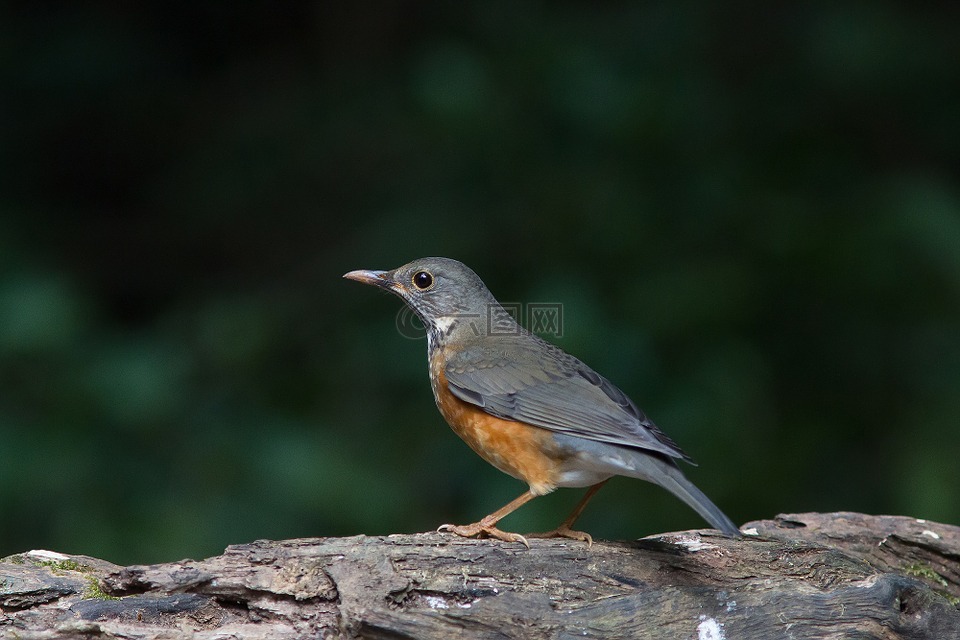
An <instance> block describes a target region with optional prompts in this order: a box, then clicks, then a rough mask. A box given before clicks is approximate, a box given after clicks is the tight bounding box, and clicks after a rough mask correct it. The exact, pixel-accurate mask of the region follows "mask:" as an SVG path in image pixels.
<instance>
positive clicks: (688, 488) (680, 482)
mask: <svg viewBox="0 0 960 640" xmlns="http://www.w3.org/2000/svg"><path fill="white" fill-rule="evenodd" d="M674 469H675V473H670V474H668V475H666V476H664V477H663V478H661V481H660V482H659V483H658V484H659V485H660V486H661V487H663V488H664V489H666V490H667V491H669V492H670V493H672V494H673V495H675V496H677V497H678V498H680V499H681V500H683V501H684V502H686V503H687V504H688V505H689V506H690V507H691V508H692V509H693V510H694V511H696V512H697V513H699V514H700V517H702V518H703V519H704V520H706V521H707V522H709V523H710V526H712V527H713V528H714V529H717V530H719V531H722V532H723V533H725V534H727V535H730V536H737V537H739V536H741V535H743V534H741V533H740V529H739V528H738V527H737V525H735V524H733V521H732V520H730V518H728V517H727V516H726V514H725V513H723V511H721V510H720V508H719V507H718V506H717V505H715V504H713V502H712V501H711V500H710V498H708V497H707V496H706V495H705V494H704V493H703V491H700V489H698V488H697V487H696V485H694V484H693V483H692V482H690V481H689V480H687V478H686V477H684V475H683V472H682V471H680V470H679V469H676V467H674Z"/></svg>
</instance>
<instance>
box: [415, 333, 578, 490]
mask: <svg viewBox="0 0 960 640" xmlns="http://www.w3.org/2000/svg"><path fill="white" fill-rule="evenodd" d="M438 351H439V350H438ZM442 362H443V358H442V355H441V354H440V353H438V354H436V355H435V356H434V357H433V358H431V362H430V374H431V375H430V382H431V385H432V386H433V395H434V398H436V401H437V407H438V408H439V409H440V413H441V414H442V415H443V417H444V419H445V420H446V421H447V423H448V424H449V425H450V427H451V428H452V429H453V431H454V432H455V433H456V434H457V435H458V436H460V437H461V438H463V441H464V442H466V443H467V444H468V445H469V446H470V448H471V449H473V450H474V451H476V452H477V454H478V455H479V456H480V457H481V458H483V459H484V460H486V461H487V462H489V463H490V464H492V465H493V466H495V467H496V468H497V469H500V471H503V472H504V473H506V474H509V475H511V476H513V477H514V478H517V479H519V480H523V481H524V482H526V483H527V484H529V485H530V490H531V491H532V492H533V493H535V494H537V495H543V494H545V493H550V492H551V491H553V490H554V489H556V488H557V481H558V478H559V465H560V462H561V460H560V459H559V458H558V457H557V452H556V446H555V445H554V443H553V436H552V435H551V433H550V432H549V431H548V430H546V429H542V428H540V427H534V426H531V425H528V424H525V423H523V422H514V421H513V420H503V419H501V418H497V417H495V416H492V415H490V414H489V413H487V412H485V411H484V410H483V409H480V408H479V407H477V406H475V405H472V404H470V403H469V402H464V401H463V400H461V399H460V398H458V397H456V396H455V395H453V394H452V393H450V389H449V387H447V380H446V376H445V374H444V372H443V366H442Z"/></svg>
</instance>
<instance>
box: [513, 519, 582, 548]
mask: <svg viewBox="0 0 960 640" xmlns="http://www.w3.org/2000/svg"><path fill="white" fill-rule="evenodd" d="M527 537H530V538H570V539H571V540H579V541H580V542H586V543H587V548H590V547H592V546H593V536H591V535H590V534H589V533H587V532H586V531H575V530H573V529H571V528H570V527H566V526H563V525H561V526H559V527H557V528H556V529H554V530H552V531H544V532H543V533H528V534H527Z"/></svg>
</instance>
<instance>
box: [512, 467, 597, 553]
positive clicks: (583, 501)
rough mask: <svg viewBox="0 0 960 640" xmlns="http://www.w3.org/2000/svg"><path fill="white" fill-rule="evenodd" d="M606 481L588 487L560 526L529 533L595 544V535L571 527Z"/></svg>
mask: <svg viewBox="0 0 960 640" xmlns="http://www.w3.org/2000/svg"><path fill="white" fill-rule="evenodd" d="M606 482H607V481H606V480H604V481H603V482H598V483H597V484H595V485H593V486H591V487H590V488H589V489H587V492H586V493H585V494H583V497H582V498H580V502H578V503H577V506H575V507H574V508H573V511H572V512H570V515H569V516H567V519H566V520H564V521H563V522H561V523H560V526H559V527H557V528H556V529H554V530H553V531H544V532H543V533H528V534H527V535H528V536H529V537H531V538H571V539H573V540H579V541H581V542H586V543H587V546H588V547H589V546H591V545H593V537H592V536H591V535H590V534H589V533H587V532H586V531H574V530H573V529H571V528H570V527H572V526H573V523H574V522H576V521H577V518H579V517H580V514H581V513H583V510H584V509H585V508H586V507H587V503H588V502H590V498H592V497H593V495H594V494H595V493H596V492H597V491H600V487H602V486H603V485H604V484H606Z"/></svg>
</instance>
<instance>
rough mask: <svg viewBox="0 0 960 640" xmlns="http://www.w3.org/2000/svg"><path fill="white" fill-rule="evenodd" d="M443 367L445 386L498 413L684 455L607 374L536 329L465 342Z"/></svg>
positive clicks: (593, 437) (603, 439) (586, 435)
mask: <svg viewBox="0 0 960 640" xmlns="http://www.w3.org/2000/svg"><path fill="white" fill-rule="evenodd" d="M444 373H445V374H446V379H447V385H448V386H449V388H450V391H451V393H453V394H454V395H455V396H457V397H458V398H460V399H461V400H463V401H465V402H469V403H471V404H473V405H476V406H478V407H480V408H482V409H483V410H484V411H486V412H487V413H489V414H491V415H494V416H497V417H498V418H504V419H507V420H516V421H519V422H526V423H528V424H532V425H536V426H538V427H543V428H545V429H550V430H552V431H557V432H561V433H567V434H570V435H576V436H579V437H582V438H588V439H591V440H598V441H600V442H609V443H611V444H618V445H626V446H629V447H639V448H642V449H647V450H650V451H657V452H659V453H662V454H665V455H667V456H670V457H673V458H682V459H684V460H687V461H690V457H689V456H687V454H685V453H684V452H683V451H681V449H680V447H678V446H677V444H676V443H675V442H673V441H672V440H671V439H670V438H668V437H667V436H666V435H664V433H663V432H662V431H660V429H659V428H658V427H657V426H656V425H655V424H654V423H653V422H652V421H651V420H650V419H649V418H647V416H646V415H644V413H643V412H642V411H640V409H639V408H637V405H635V404H634V403H633V401H632V400H630V398H628V397H627V396H626V394H624V393H623V392H622V391H620V389H618V388H617V387H616V386H614V385H613V384H611V383H610V381H609V380H607V379H606V378H604V377H603V376H601V375H600V374H598V373H597V372H595V371H594V370H593V369H591V368H590V367H588V366H587V365H585V364H584V363H583V362H581V361H580V360H578V359H577V358H575V357H573V356H571V355H570V354H568V353H566V352H565V351H563V350H561V349H560V348H558V347H556V346H554V345H552V344H550V343H548V342H546V341H543V340H541V339H540V338H538V337H536V336H532V335H520V336H499V337H498V339H497V340H496V341H494V342H484V343H474V344H471V345H468V346H467V347H466V348H464V349H461V350H459V351H458V353H457V354H456V355H454V356H452V357H451V358H449V359H448V360H447V365H446V368H445V371H444Z"/></svg>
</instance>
